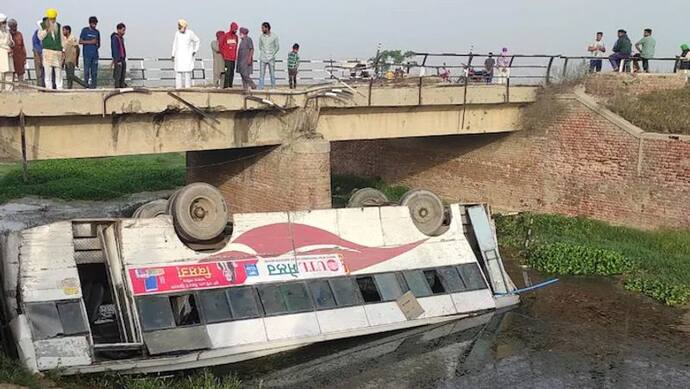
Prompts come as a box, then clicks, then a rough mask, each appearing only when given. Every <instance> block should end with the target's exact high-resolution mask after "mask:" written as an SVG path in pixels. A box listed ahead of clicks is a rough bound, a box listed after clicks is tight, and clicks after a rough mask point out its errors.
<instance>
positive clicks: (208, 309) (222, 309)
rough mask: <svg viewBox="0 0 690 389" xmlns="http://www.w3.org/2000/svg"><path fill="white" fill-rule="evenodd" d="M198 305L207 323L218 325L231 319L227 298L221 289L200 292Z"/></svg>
mask: <svg viewBox="0 0 690 389" xmlns="http://www.w3.org/2000/svg"><path fill="white" fill-rule="evenodd" d="M199 304H200V305H201V310H202V311H203V312H204V318H206V322H207V323H219V322H223V321H229V320H231V319H232V313H231V312H230V304H228V297H227V295H226V293H225V290H223V289H215V290H204V291H202V292H200V293H199Z"/></svg>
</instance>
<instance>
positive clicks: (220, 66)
mask: <svg viewBox="0 0 690 389" xmlns="http://www.w3.org/2000/svg"><path fill="white" fill-rule="evenodd" d="M224 37H225V31H217V32H216V39H215V40H214V41H213V42H211V56H212V57H213V86H214V87H216V88H220V87H222V86H223V75H224V74H225V60H224V59H223V53H221V52H220V43H221V42H222V41H223V38H224Z"/></svg>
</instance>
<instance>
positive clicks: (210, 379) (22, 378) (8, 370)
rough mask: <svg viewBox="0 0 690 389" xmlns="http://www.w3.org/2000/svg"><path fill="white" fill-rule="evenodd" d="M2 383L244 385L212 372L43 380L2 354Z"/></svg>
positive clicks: (87, 387) (203, 388)
mask: <svg viewBox="0 0 690 389" xmlns="http://www.w3.org/2000/svg"><path fill="white" fill-rule="evenodd" d="M0 383H2V384H14V385H19V386H23V387H27V388H29V389H45V388H56V387H61V388H68V387H69V388H72V389H92V388H93V389H159V388H168V389H238V388H240V386H241V381H240V380H239V379H238V378H237V376H235V375H227V376H222V377H220V376H216V375H214V374H213V373H212V372H211V371H210V370H200V371H196V372H194V373H192V374H188V375H177V376H170V377H156V376H133V375H119V374H94V375H85V376H78V375H77V376H59V375H57V374H55V373H53V372H48V374H46V375H45V376H44V377H41V376H39V375H37V374H33V373H31V372H30V371H28V370H27V369H26V368H25V367H24V366H22V365H20V364H19V362H18V361H17V360H14V359H12V358H10V357H8V356H6V355H5V354H4V353H2V352H1V351H0Z"/></svg>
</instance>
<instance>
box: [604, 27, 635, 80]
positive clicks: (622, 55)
mask: <svg viewBox="0 0 690 389" xmlns="http://www.w3.org/2000/svg"><path fill="white" fill-rule="evenodd" d="M631 54H632V42H630V38H628V33H627V31H625V30H618V40H617V41H616V44H615V45H614V46H613V54H612V55H611V56H610V57H609V61H610V62H611V66H612V67H613V71H614V72H618V71H621V70H624V69H621V61H623V62H624V66H623V68H627V67H628V62H629V59H630V55H631Z"/></svg>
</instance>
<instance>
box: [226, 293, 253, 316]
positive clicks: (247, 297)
mask: <svg viewBox="0 0 690 389" xmlns="http://www.w3.org/2000/svg"><path fill="white" fill-rule="evenodd" d="M226 293H227V295H228V300H229V301H230V309H231V311H232V317H233V318H234V319H235V320H239V319H253V318H257V317H260V316H261V312H260V311H259V305H258V304H257V301H256V292H255V289H254V288H252V287H239V288H237V287H236V288H230V289H228V290H227V291H226Z"/></svg>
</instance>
